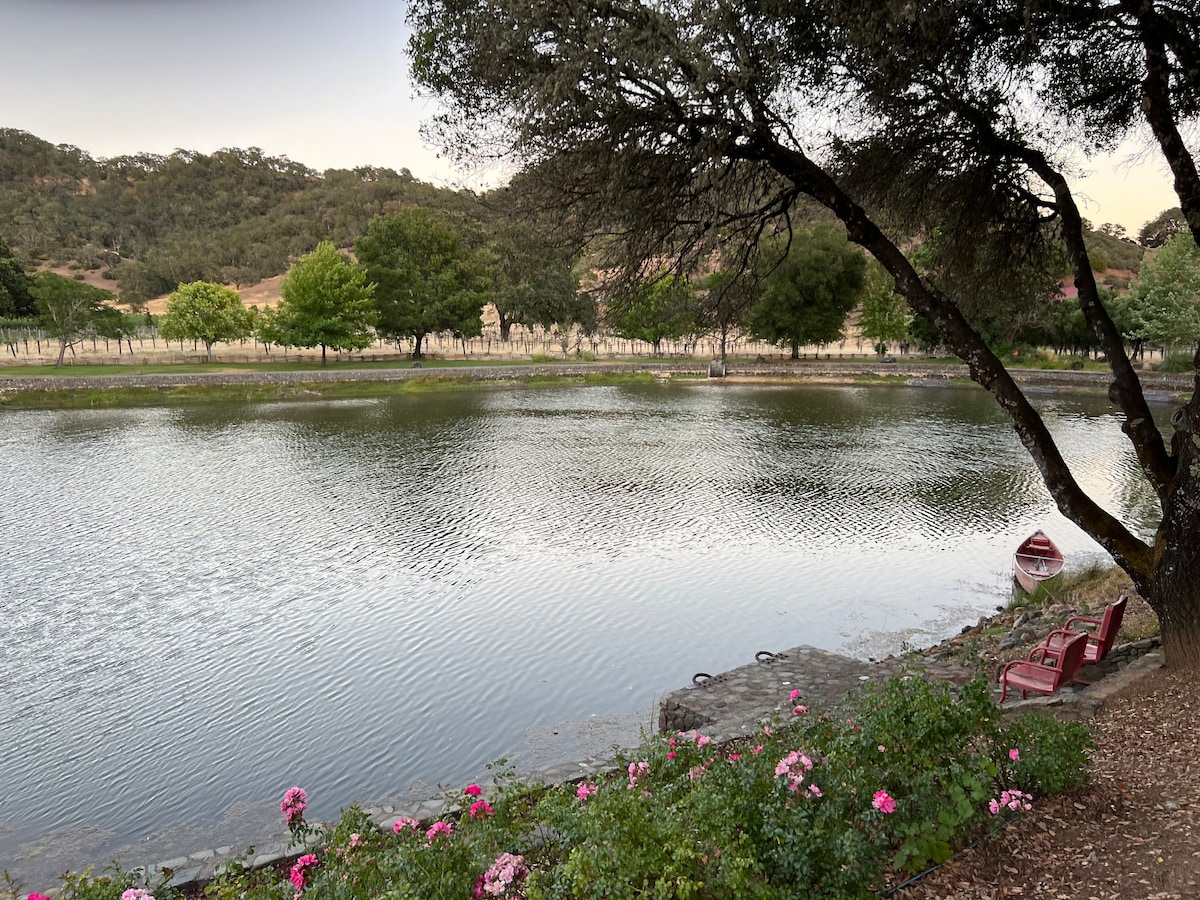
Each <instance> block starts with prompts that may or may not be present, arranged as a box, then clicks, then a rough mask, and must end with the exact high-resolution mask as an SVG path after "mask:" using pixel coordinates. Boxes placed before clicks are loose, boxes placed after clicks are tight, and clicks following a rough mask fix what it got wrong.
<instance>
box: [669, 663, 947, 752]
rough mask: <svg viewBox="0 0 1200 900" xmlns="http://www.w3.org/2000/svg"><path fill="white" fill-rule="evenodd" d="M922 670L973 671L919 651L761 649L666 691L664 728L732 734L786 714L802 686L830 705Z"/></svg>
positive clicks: (943, 673) (803, 693)
mask: <svg viewBox="0 0 1200 900" xmlns="http://www.w3.org/2000/svg"><path fill="white" fill-rule="evenodd" d="M906 671H911V672H912V673H914V674H915V673H917V672H921V673H923V674H924V675H925V677H928V678H936V679H941V680H946V681H951V682H954V683H956V684H966V683H967V682H968V681H970V680H971V672H970V671H969V670H968V669H965V668H963V667H962V666H959V665H956V664H954V663H952V662H948V661H943V660H929V659H922V658H920V657H917V658H914V659H911V660H908V659H903V658H895V657H893V658H890V659H887V660H884V661H882V662H865V661H862V660H857V659H852V658H850V657H848V656H842V655H840V654H837V653H831V652H829V651H828V650H821V649H818V648H817V647H808V646H800V647H793V648H792V649H791V650H785V651H784V652H782V653H767V652H762V653H759V654H757V656H756V659H755V661H754V662H752V663H749V664H748V665H744V666H740V667H739V668H736V669H733V670H731V671H729V672H724V673H722V674H720V675H715V676H712V677H707V678H705V677H700V676H697V677H695V678H693V681H694V682H695V683H694V684H693V686H692V687H689V688H684V689H683V690H679V691H674V692H673V693H670V694H667V695H666V696H665V697H663V699H662V700H661V702H660V703H659V710H658V728H659V731H694V730H697V729H702V730H703V731H704V732H705V733H706V734H708V735H709V736H710V737H712V738H714V739H721V740H726V739H732V738H735V737H742V736H744V735H748V734H751V733H753V732H754V731H756V730H757V729H758V728H759V726H760V725H761V724H762V723H763V722H764V721H765V720H768V719H770V718H772V717H773V716H779V717H782V718H785V719H786V718H787V716H788V713H789V712H790V710H791V708H792V706H794V705H795V704H793V703H792V702H791V701H790V700H789V697H790V695H791V692H792V691H793V690H799V691H800V699H799V700H798V701H797V702H798V703H803V704H805V705H806V706H813V707H818V708H828V707H831V706H835V705H836V704H837V703H839V702H841V701H842V700H843V699H844V698H845V696H846V694H848V693H849V692H850V691H852V690H853V689H854V688H856V687H858V686H859V685H861V684H864V683H866V682H871V681H874V682H878V681H886V680H887V679H889V678H891V677H893V676H895V675H900V674H903V673H904V672H906Z"/></svg>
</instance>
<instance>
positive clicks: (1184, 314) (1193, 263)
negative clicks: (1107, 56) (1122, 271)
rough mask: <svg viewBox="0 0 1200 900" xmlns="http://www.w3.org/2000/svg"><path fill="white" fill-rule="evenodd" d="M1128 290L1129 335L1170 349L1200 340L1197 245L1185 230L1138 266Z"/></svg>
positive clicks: (1199, 253) (1193, 345)
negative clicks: (1138, 270) (1137, 273)
mask: <svg viewBox="0 0 1200 900" xmlns="http://www.w3.org/2000/svg"><path fill="white" fill-rule="evenodd" d="M1129 293H1130V306H1131V308H1130V315H1131V318H1132V326H1133V327H1132V329H1131V331H1130V335H1129V336H1130V338H1131V339H1135V340H1141V341H1145V342H1148V343H1150V344H1157V345H1158V346H1160V347H1163V348H1164V349H1165V350H1166V351H1168V352H1170V351H1172V350H1176V349H1178V348H1180V347H1188V348H1190V349H1192V350H1195V349H1196V345H1197V343H1200V247H1197V246H1196V242H1195V241H1194V240H1192V236H1191V235H1190V234H1189V233H1187V232H1186V231H1185V232H1181V233H1180V234H1176V235H1174V236H1173V237H1170V238H1168V239H1167V241H1166V243H1164V244H1163V245H1162V246H1161V247H1159V248H1158V250H1156V251H1155V252H1154V256H1153V257H1152V258H1151V259H1150V260H1149V261H1148V262H1146V263H1145V264H1144V265H1143V266H1142V271H1141V275H1140V276H1139V278H1138V280H1137V281H1135V282H1134V283H1133V285H1132V286H1131V287H1130V290H1129Z"/></svg>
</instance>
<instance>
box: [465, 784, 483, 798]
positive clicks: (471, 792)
mask: <svg viewBox="0 0 1200 900" xmlns="http://www.w3.org/2000/svg"><path fill="white" fill-rule="evenodd" d="M463 793H464V794H466V795H467V796H468V797H478V796H479V795H480V794H482V793H483V788H481V787H480V786H479V785H477V784H468V785H467V786H466V787H465V788H463Z"/></svg>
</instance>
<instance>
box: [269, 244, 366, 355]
mask: <svg viewBox="0 0 1200 900" xmlns="http://www.w3.org/2000/svg"><path fill="white" fill-rule="evenodd" d="M279 293H280V295H281V297H280V301H279V305H278V306H277V307H275V309H274V310H268V311H267V313H266V314H265V315H264V317H263V321H262V326H261V328H260V331H259V334H260V338H261V340H263V342H264V343H272V344H281V345H283V346H285V347H320V348H321V365H325V351H326V349H327V348H332V349H334V350H361V349H362V348H363V347H369V346H370V345H371V342H372V341H373V340H374V339H375V336H374V332H373V331H372V326H373V324H374V321H375V308H374V305H373V303H372V299H371V298H372V294H373V293H374V285H371V284H367V278H366V274H365V273H364V272H363V270H362V269H360V268H359V267H358V266H356V265H354V263H352V262H350V261H349V260H348V259H346V257H344V256H342V254H341V253H339V252H338V249H337V248H336V247H334V246H333V244H331V243H329V242H328V241H322V242H321V243H320V244H318V245H317V248H316V249H315V250H313V251H312V253H309V254H307V255H305V256H302V257H300V258H299V259H298V260H296V262H295V263H294V264H293V265H292V268H291V269H290V270H289V271H288V273H287V275H286V276H284V279H283V281H281V282H280V284H279Z"/></svg>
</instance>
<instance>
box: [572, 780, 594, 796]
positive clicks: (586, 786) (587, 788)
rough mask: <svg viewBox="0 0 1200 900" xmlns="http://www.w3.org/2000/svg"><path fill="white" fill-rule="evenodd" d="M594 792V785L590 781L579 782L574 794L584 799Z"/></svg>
mask: <svg viewBox="0 0 1200 900" xmlns="http://www.w3.org/2000/svg"><path fill="white" fill-rule="evenodd" d="M594 793H596V786H595V785H594V784H592V783H591V782H590V781H583V782H580V784H579V787H577V788H576V789H575V796H576V797H578V798H579V799H580V800H586V799H587V798H588V797H590V796H592V794H594Z"/></svg>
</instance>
